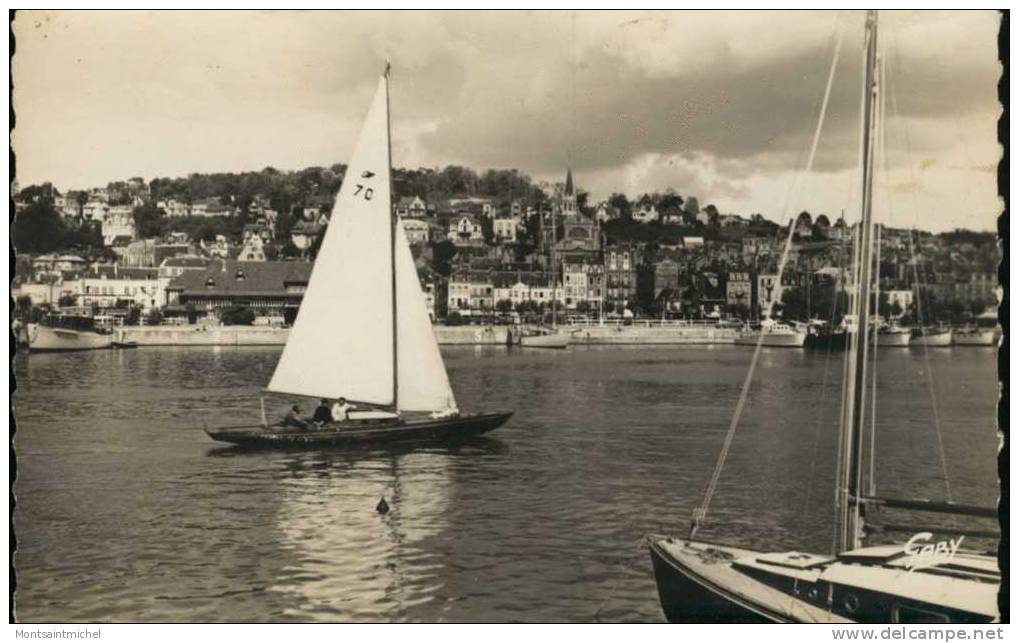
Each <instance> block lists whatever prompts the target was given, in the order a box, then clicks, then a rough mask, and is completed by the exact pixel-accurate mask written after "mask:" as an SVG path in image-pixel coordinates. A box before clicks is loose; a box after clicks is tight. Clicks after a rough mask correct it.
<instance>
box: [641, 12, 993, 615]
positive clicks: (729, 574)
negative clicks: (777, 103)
mask: <svg viewBox="0 0 1019 643" xmlns="http://www.w3.org/2000/svg"><path fill="white" fill-rule="evenodd" d="M877 36H878V21H877V13H876V12H874V11H870V12H868V14H867V20H866V40H865V43H866V48H865V51H866V67H865V75H864V100H863V107H864V110H863V130H862V152H863V154H862V159H863V191H862V208H861V212H862V225H861V233H860V244H859V248H858V249H857V251H856V253H855V254H856V257H857V262H856V264H857V271H858V272H857V274H858V275H859V278H858V279H856V280H855V283H856V284H858V286H857V287H858V289H859V292H858V294H857V296H856V297H855V298H854V302H853V306H854V308H855V311H854V312H855V318H856V319H857V320H858V322H857V324H856V326H857V327H856V328H855V329H853V330H852V331H851V336H850V342H851V349H850V351H849V352H848V354H847V360H848V363H847V373H848V375H849V376H848V377H847V378H846V380H845V382H846V385H845V391H844V398H843V401H844V406H843V409H844V412H843V414H842V418H841V432H840V451H839V454H840V457H839V476H838V483H837V489H836V492H837V498H838V504H837V509H838V512H839V518H838V528H839V529H838V546H837V551H836V552H835V553H834V554H830V555H829V554H817V553H807V552H797V551H773V552H765V551H756V550H752V549H749V548H744V547H734V546H728V545H723V544H717V543H712V542H708V541H704V540H699V539H697V538H696V532H697V529H698V527H699V526H700V524H701V522H702V521H703V520H704V518H705V516H706V512H707V506H708V503H709V502H710V498H711V493H712V492H713V490H714V485H715V483H717V480H718V474H719V473H720V471H721V465H722V464H723V463H724V459H725V454H726V452H727V450H728V445H729V444H730V440H731V436H732V430H733V429H734V428H735V425H736V420H737V419H738V413H737V416H736V417H734V420H733V424H732V425H731V426H730V431H729V434H728V435H727V437H726V442H725V445H724V446H723V447H722V451H721V454H720V457H719V462H718V465H717V466H716V469H715V474H714V475H713V477H712V480H711V483H710V484H709V485H708V490H707V492H706V494H705V499H704V502H703V503H702V504H701V505H700V507H699V508H698V509H697V510H696V511H695V512H694V517H693V521H692V524H691V528H690V532H689V534H688V536H687V537H670V536H663V535H650V536H648V537H647V544H648V546H649V549H650V553H651V560H652V564H653V566H654V573H655V579H656V581H657V586H658V594H659V598H660V599H661V604H662V609H663V611H664V613H665V616H666V618H668V620H670V621H672V622H703V621H723V622H733V621H764V622H813V623H853V622H856V623H889V622H890V623H951V622H959V623H980V622H992V621H995V620H997V619H998V618H999V614H998V609H997V605H998V603H997V597H998V590H999V585H1000V582H1001V578H1000V572H999V569H998V562H997V559H996V557H995V556H993V555H992V554H989V553H983V552H979V551H967V550H965V549H963V548H962V547H961V543H962V539H963V537H965V536H972V537H976V538H994V537H996V536H997V534H996V532H994V531H993V530H983V531H981V530H978V529H976V528H975V527H974V526H973V525H972V524H970V525H967V526H966V527H954V526H953V527H943V526H923V527H921V526H913V527H910V526H908V525H889V524H884V525H879V524H877V522H876V521H874V522H873V524H871V523H870V522H868V521H867V520H866V519H865V518H867V517H868V516H867V514H868V513H871V516H870V517H873V515H874V514H876V513H877V511H878V510H879V509H881V508H884V507H887V508H892V509H896V510H908V511H921V512H937V513H947V514H955V515H962V516H968V517H979V518H996V517H997V511H996V510H995V509H994V508H988V507H978V506H973V505H964V504H959V503H955V502H951V501H947V502H934V501H929V500H917V499H908V498H887V497H880V496H877V495H876V491H875V488H874V477H873V475H871V476H870V477H869V479H868V480H866V481H865V479H864V475H863V472H864V465H863V450H864V449H863V445H862V429H863V427H864V415H866V413H865V411H866V406H865V404H866V401H865V400H866V397H867V395H866V392H867V391H866V388H867V387H866V385H867V372H868V370H867V363H868V360H869V359H871V358H873V353H872V352H869V351H868V344H872V342H873V339H871V340H870V341H868V340H867V338H868V337H871V338H873V335H869V334H868V326H869V325H870V324H871V310H870V307H871V297H870V296H868V293H867V290H868V289H870V288H872V287H873V284H872V276H871V267H872V260H873V237H874V232H873V223H872V217H871V200H872V199H871V195H872V189H873V188H872V182H873V165H874V162H873V161H874V147H875V137H876V127H875V123H874V118H875V114H874V110H875V101H876V100H877V91H878V89H879V82H878V81H879V76H878V68H877V60H878V58H877ZM751 368H752V367H751ZM751 373H752V371H751ZM749 379H750V376H749V375H748V378H747V381H748V382H749ZM744 390H746V387H744ZM743 400H744V398H743V397H741V403H742V402H743ZM872 512H873V513H872ZM881 531H884V532H893V531H907V532H910V531H912V532H915V535H913V537H912V538H910V539H909V540H908V541H907V542H906V543H904V544H897V545H896V544H891V545H872V546H864V542H863V541H864V538H865V537H867V536H869V535H870V534H871V533H875V532H881ZM934 533H939V534H951V535H957V536H959V538H949V539H947V540H940V541H936V540H935V537H934Z"/></svg>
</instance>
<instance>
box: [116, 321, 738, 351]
mask: <svg viewBox="0 0 1019 643" xmlns="http://www.w3.org/2000/svg"><path fill="white" fill-rule="evenodd" d="M433 328H434V330H435V335H436V338H437V339H438V341H439V343H440V344H443V345H453V346H456V345H461V346H505V345H507V344H512V343H515V340H516V338H518V337H519V334H520V331H521V330H522V329H523V328H526V327H520V326H495V325H469V326H441V325H436V326H433ZM563 330H566V331H567V332H570V334H571V336H572V341H573V343H575V344H590V345H602V344H663V345H665V344H676V345H683V344H732V343H733V341H734V340H735V338H736V336H737V334H738V332H737V331H736V330H734V329H730V328H717V327H715V326H712V325H694V324H683V323H665V324H662V323H660V322H636V323H634V324H632V325H617V324H605V325H598V324H591V325H571V326H565V327H563ZM288 332H289V329H287V328H279V327H270V326H216V325H204V324H196V325H187V326H124V327H121V328H118V329H117V331H116V337H117V341H121V342H136V343H137V344H138V345H139V346H282V345H283V344H285V343H286V341H287V334H288Z"/></svg>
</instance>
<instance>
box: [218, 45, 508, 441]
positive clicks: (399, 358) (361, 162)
mask: <svg viewBox="0 0 1019 643" xmlns="http://www.w3.org/2000/svg"><path fill="white" fill-rule="evenodd" d="M390 174H391V157H390V130H389V67H388V65H387V67H386V72H385V73H384V74H383V75H382V77H381V78H380V79H379V82H378V88H377V90H376V92H375V97H374V99H373V101H372V104H371V107H370V108H369V110H368V115H367V117H366V118H365V122H364V125H363V128H362V130H361V135H360V138H359V140H358V143H357V145H356V147H355V148H354V155H353V157H352V159H351V162H350V164H349V166H348V167H347V172H346V174H345V175H344V177H343V184H342V185H341V187H340V190H339V193H338V194H337V195H336V201H335V205H334V206H333V214H332V217H331V221H330V224H329V226H328V228H327V229H326V233H325V237H324V238H323V240H322V245H321V249H320V251H319V254H318V257H317V258H316V260H315V264H314V266H313V268H312V272H311V277H310V278H309V281H308V286H307V289H306V291H305V293H304V298H303V300H302V303H301V308H300V310H299V311H298V314H297V318H296V320H295V321H294V325H293V328H292V329H291V331H290V335H289V337H288V338H287V343H286V346H285V347H284V348H283V353H282V354H281V356H280V359H279V362H278V363H277V364H276V370H275V372H274V373H273V375H272V379H271V380H270V382H269V385H268V388H267V390H268V391H270V392H274V393H282V394H288V395H297V396H306V397H315V398H324V399H332V400H337V399H340V398H343V399H346V400H347V401H349V402H350V403H352V404H353V405H354V406H355V410H353V411H351V412H349V414H348V415H347V419H346V421H343V422H335V423H333V422H330V423H326V424H324V425H323V426H321V427H316V426H314V425H310V424H309V425H307V426H305V427H301V426H281V425H269V424H268V423H267V422H266V420H265V414H264V406H263V414H262V415H263V416H262V424H261V425H259V426H239V427H224V428H219V429H207V430H206V433H208V435H209V436H210V437H212V438H213V439H214V440H219V441H223V442H230V443H234V444H245V445H286V444H297V445H332V444H351V443H363V442H408V441H414V442H418V441H433V440H448V439H455V438H465V437H471V436H476V435H479V434H481V433H485V432H487V431H491V430H493V429H495V428H498V427H499V426H501V425H502V424H504V423H505V422H506V421H507V420H508V419H509V418H510V416H511V415H512V413H487V414H475V415H469V414H464V413H461V412H460V411H459V409H458V408H457V404H456V400H455V398H454V396H453V390H452V388H451V387H450V384H449V377H448V376H447V374H446V369H445V365H444V364H443V361H442V356H441V354H440V353H439V345H438V342H437V341H436V339H435V335H434V333H433V331H432V325H431V322H430V320H429V319H428V313H427V310H426V307H425V297H424V294H423V293H422V291H421V284H420V282H419V281H418V276H417V269H416V268H415V266H414V259H413V257H412V255H411V252H410V245H409V244H408V242H407V237H406V234H405V233H404V230H403V226H402V225H401V224H400V221H399V219H398V217H397V216H396V215H395V214H394V211H393V208H392V189H391V177H390Z"/></svg>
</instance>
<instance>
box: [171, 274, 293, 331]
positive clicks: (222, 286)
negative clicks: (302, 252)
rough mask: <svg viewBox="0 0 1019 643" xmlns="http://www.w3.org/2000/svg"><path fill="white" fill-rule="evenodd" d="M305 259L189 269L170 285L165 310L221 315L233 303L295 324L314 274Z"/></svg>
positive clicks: (260, 315) (178, 313)
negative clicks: (302, 299)
mask: <svg viewBox="0 0 1019 643" xmlns="http://www.w3.org/2000/svg"><path fill="white" fill-rule="evenodd" d="M311 266H312V264H311V263H308V262H304V261H231V260H226V261H214V262H212V264H210V265H209V267H208V268H206V269H205V270H189V271H186V272H183V273H182V274H180V275H179V276H177V277H176V278H174V279H173V280H172V281H171V282H170V283H169V285H168V286H167V301H168V303H169V305H168V306H167V309H166V313H167V314H168V315H171V316H182V315H185V314H187V313H188V311H194V312H193V314H197V315H198V316H199V317H208V318H213V319H215V318H218V317H219V313H220V311H222V310H223V309H224V308H229V307H232V306H244V307H246V308H250V309H251V310H252V311H253V312H254V313H255V315H256V317H264V318H269V319H275V320H279V321H283V322H285V323H288V324H290V323H293V320H294V318H295V317H296V316H297V309H298V308H299V307H300V305H301V298H302V297H303V296H304V291H305V290H306V289H307V287H308V279H309V278H310V277H311Z"/></svg>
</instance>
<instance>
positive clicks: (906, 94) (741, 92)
mask: <svg viewBox="0 0 1019 643" xmlns="http://www.w3.org/2000/svg"><path fill="white" fill-rule="evenodd" d="M833 42H834V41H833V39H829V41H828V42H823V41H822V42H817V43H814V44H809V45H808V46H806V47H803V46H800V47H790V52H789V53H788V54H784V53H783V52H781V51H779V52H777V55H774V56H770V57H767V58H764V59H763V60H761V61H760V62H755V61H753V60H751V61H745V60H737V59H736V58H735V57H734V56H733V55H732V54H731V53H730V52H729V50H728V49H727V48H726V47H725V46H721V47H718V48H717V51H718V55H717V56H715V57H714V59H713V60H712V61H711V64H709V65H704V66H700V67H695V68H691V67H681V68H677V69H676V70H675V71H674V73H671V74H668V75H662V74H653V75H652V74H648V73H645V71H644V70H642V69H640V68H638V67H635V66H634V65H633V64H632V62H631V61H628V60H626V59H624V58H623V57H622V56H619V55H616V54H614V53H612V52H608V51H606V50H605V49H603V48H600V47H591V48H589V49H588V50H585V51H584V52H583V53H582V55H581V56H580V57H579V58H580V62H577V63H576V66H573V64H571V63H569V62H568V61H554V60H552V61H549V63H548V64H549V69H551V70H553V73H554V79H553V81H552V82H549V83H547V85H548V86H549V87H551V89H550V90H548V91H546V92H544V93H543V94H541V95H540V96H539V97H538V99H534V98H533V97H530V99H529V100H527V101H525V100H522V99H519V98H518V97H516V96H515V95H514V91H513V87H514V86H513V84H509V85H508V86H504V87H502V88H501V91H498V92H495V91H494V92H492V93H491V94H490V95H489V96H488V97H487V100H478V99H477V97H474V98H473V100H471V101H470V102H471V107H472V109H471V110H463V109H461V110H456V111H455V118H449V119H443V120H441V121H440V122H439V124H438V126H437V127H436V128H435V129H434V131H432V132H430V133H428V134H426V135H424V137H423V139H422V143H423V144H424V146H425V148H426V149H427V150H430V151H432V152H434V153H436V154H438V153H439V151H440V150H442V151H443V153H444V154H446V155H447V156H449V157H450V158H454V159H460V160H463V161H464V162H467V163H472V164H478V165H483V166H500V165H506V164H507V161H508V160H509V159H510V158H512V160H513V163H515V164H517V165H520V166H523V167H527V168H532V169H535V170H536V171H541V172H549V171H553V170H557V169H558V168H561V167H562V166H563V164H564V163H565V161H566V158H567V154H568V152H569V150H571V149H572V150H574V156H575V159H576V163H575V164H576V165H577V166H579V167H580V168H581V169H584V168H588V169H601V168H606V167H613V166H619V165H621V164H624V163H626V162H627V161H628V160H630V159H633V158H635V157H637V156H639V155H641V154H645V153H660V154H679V153H688V152H691V151H692V152H699V153H705V154H709V155H712V156H714V157H715V158H716V159H717V160H720V161H743V162H749V163H753V164H754V166H755V167H757V169H764V170H780V169H793V168H798V167H799V166H800V164H802V162H803V160H804V153H805V150H806V148H807V147H808V145H809V142H810V137H811V136H812V134H813V130H814V126H815V123H816V119H817V116H818V113H819V108H820V104H821V97H822V95H823V90H824V86H825V81H826V78H827V72H828V67H829V64H830V60H831V56H832V51H833ZM860 55H861V45H860V43H859V37H858V34H857V33H847V34H846V36H845V40H844V45H843V48H842V51H841V56H840V60H839V65H838V67H837V71H836V76H835V83H834V85H833V89H832V95H831V100H830V104H829V109H828V117H827V120H826V123H825V130H824V137H823V139H822V145H821V147H820V148H819V155H818V158H817V161H816V163H815V168H816V169H819V170H823V171H835V170H839V169H843V168H846V167H850V166H852V165H854V164H855V163H856V161H857V157H858V150H857V140H858V129H857V128H858V127H859V125H858V123H859V116H858V113H859V103H860V98H859V86H860V64H859V60H860ZM934 62H935V64H932V61H931V60H926V59H924V56H923V55H922V52H920V53H912V52H910V51H908V50H906V51H903V50H902V48H901V47H900V48H899V50H898V51H896V50H892V53H891V54H890V55H889V56H888V60H887V61H886V68H887V72H888V75H889V78H890V82H891V85H892V87H893V91H894V92H895V95H896V98H897V101H896V102H897V107H898V113H899V115H900V116H901V117H903V118H909V119H917V120H920V121H923V120H927V121H930V120H934V121H937V120H938V119H943V118H951V119H955V118H959V117H961V116H963V115H965V114H967V113H969V112H971V111H973V110H986V109H988V106H989V105H992V106H993V105H994V102H993V99H992V100H990V101H989V100H988V97H989V95H992V94H989V92H990V91H993V88H994V86H995V83H996V81H997V76H998V73H999V70H998V68H997V67H996V66H995V65H988V64H975V62H974V61H973V60H972V59H970V58H967V57H966V56H958V57H952V56H942V57H939V59H938V60H937V61H934ZM905 70H908V73H907V72H906V71H905ZM889 112H891V108H890V107H889ZM890 127H891V126H890ZM914 145H915V146H916V147H917V148H918V149H923V146H924V140H923V139H922V138H917V140H916V141H915V142H914Z"/></svg>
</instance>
